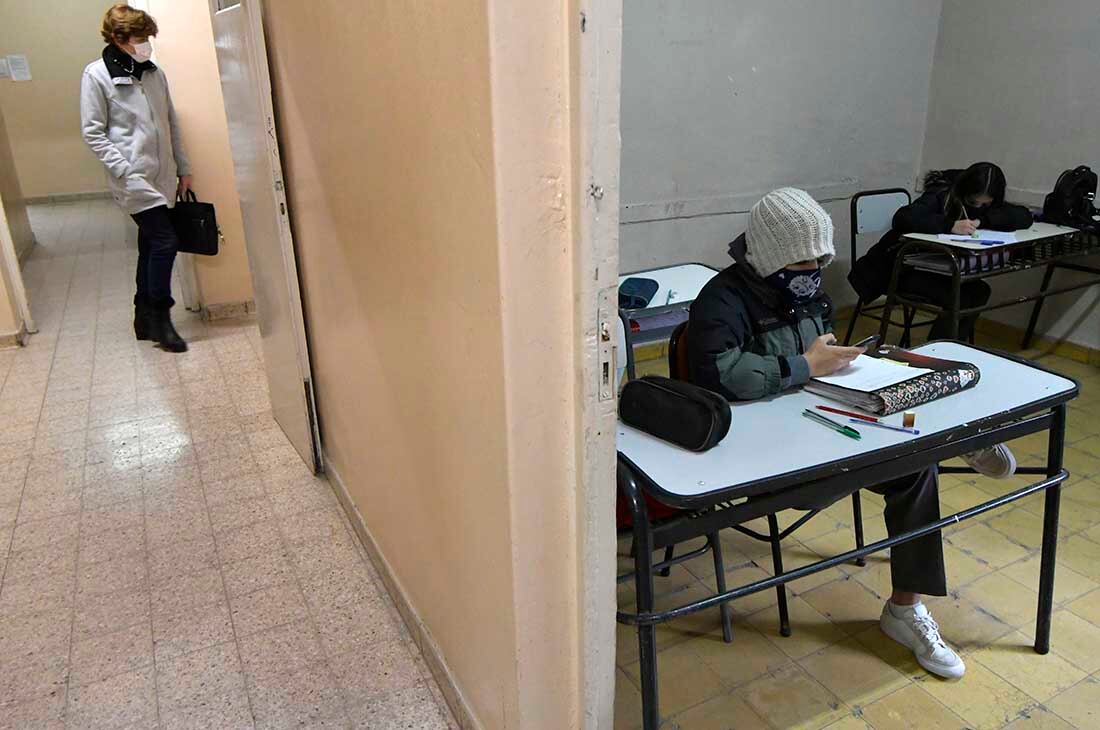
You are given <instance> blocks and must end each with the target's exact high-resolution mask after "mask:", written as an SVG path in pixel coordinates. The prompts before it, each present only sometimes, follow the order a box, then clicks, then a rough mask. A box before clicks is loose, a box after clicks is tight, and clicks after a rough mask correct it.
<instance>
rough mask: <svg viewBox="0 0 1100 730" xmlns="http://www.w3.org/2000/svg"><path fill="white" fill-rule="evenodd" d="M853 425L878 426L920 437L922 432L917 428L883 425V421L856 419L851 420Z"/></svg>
mask: <svg viewBox="0 0 1100 730" xmlns="http://www.w3.org/2000/svg"><path fill="white" fill-rule="evenodd" d="M848 420H849V421H851V422H852V423H858V424H859V425H861V426H878V427H879V428H886V429H889V430H891V431H901V432H902V433H911V434H913V435H914V436H920V431H918V430H917V429H915V428H906V427H905V426H891V425H890V424H889V423H882V422H881V421H874V422H873V423H872V422H871V421H857V420H856V419H854V418H849V419H848Z"/></svg>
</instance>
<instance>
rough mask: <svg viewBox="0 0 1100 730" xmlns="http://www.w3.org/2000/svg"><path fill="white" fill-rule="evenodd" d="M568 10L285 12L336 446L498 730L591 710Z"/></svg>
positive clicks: (297, 192) (401, 7)
mask: <svg viewBox="0 0 1100 730" xmlns="http://www.w3.org/2000/svg"><path fill="white" fill-rule="evenodd" d="M535 6H545V7H542V8H541V9H536V8H535ZM564 8H565V4H564V3H558V4H554V3H539V4H530V3H508V2H503V1H502V0H488V1H487V2H475V3H455V2H450V1H449V0H425V2H420V3H404V2H396V1H395V0H389V1H381V0H377V1H372V2H363V3H339V2H336V1H335V0H329V1H327V2H314V3H308V4H304V3H276V2H271V3H267V4H266V6H265V20H266V23H267V31H268V43H269V55H270V58H271V65H272V74H273V85H274V93H275V99H276V105H277V114H278V123H279V125H280V136H281V142H282V152H283V155H284V160H285V163H286V168H287V169H286V173H287V180H288V191H289V198H290V203H291V218H292V225H293V228H294V233H295V237H296V244H297V248H298V251H299V256H300V267H301V273H302V278H303V285H304V286H303V289H304V292H303V293H304V298H305V305H306V314H307V318H308V322H309V327H310V333H311V336H310V339H311V342H312V346H313V347H312V358H313V368H314V369H313V372H314V377H315V383H316V387H317V394H318V407H319V411H320V416H321V421H322V426H323V431H324V438H325V448H326V451H327V454H328V457H329V460H330V463H331V464H332V466H333V467H334V469H335V470H336V471H337V472H338V473H339V474H340V475H341V476H342V477H343V481H344V482H345V483H346V485H347V487H348V488H349V491H350V492H351V495H352V497H353V499H354V500H355V502H356V504H357V506H358V508H359V510H360V511H361V513H362V514H363V515H364V518H365V521H366V523H367V527H368V528H369V529H370V530H371V532H372V534H373V535H374V537H375V539H376V541H377V542H378V544H379V545H380V547H381V549H382V551H383V553H384V554H385V557H386V559H387V560H388V561H389V563H390V564H391V565H392V566H393V569H394V571H395V573H396V575H397V579H398V581H399V582H400V583H401V585H402V586H403V589H404V591H405V592H406V594H407V595H408V596H409V598H410V600H411V602H412V604H413V606H414V608H415V610H416V611H417V613H418V614H419V616H420V617H421V619H422V620H423V621H424V622H425V624H426V625H427V627H428V630H429V632H430V633H431V636H432V638H433V640H434V642H435V643H436V644H437V645H438V646H439V647H440V648H441V649H442V653H443V655H444V658H445V661H446V663H447V664H448V666H449V667H450V670H451V672H452V673H453V675H454V676H455V678H456V681H457V684H458V685H459V688H460V690H461V692H462V693H463V695H464V696H465V698H466V700H467V701H468V703H469V706H470V707H472V709H473V712H474V714H475V715H476V717H477V718H478V721H479V722H480V723H482V724H483V725H484V726H485V727H487V728H548V729H549V728H553V729H554V730H559V729H561V728H570V727H574V726H575V725H576V724H577V717H578V712H579V704H580V699H579V698H580V692H579V687H578V677H579V675H580V672H579V670H578V659H577V657H578V646H577V644H578V638H577V637H578V631H577V625H576V624H577V620H578V613H579V612H578V610H577V604H576V601H577V595H578V592H579V590H580V588H579V585H580V581H579V579H578V575H579V572H580V569H579V563H580V559H579V556H578V555H577V551H576V534H575V518H576V511H577V510H576V506H575V505H576V499H577V488H578V485H577V478H576V474H577V461H576V460H575V458H574V456H575V451H574V449H575V447H574V444H576V443H577V435H576V430H575V429H576V426H575V423H574V421H573V413H574V392H575V390H574V389H575V388H576V387H577V384H576V382H575V380H574V372H575V369H576V366H575V363H576V359H575V356H576V353H575V352H574V349H573V341H574V330H573V327H574V324H573V320H572V312H573V308H572V298H573V276H574V272H573V271H572V269H571V263H570V262H571V260H572V258H571V257H572V255H573V249H572V247H573V242H572V234H571V226H572V223H571V215H570V210H571V205H572V201H571V198H570V195H569V191H570V187H569V180H570V175H571V169H570V167H569V159H570V155H569V149H570V140H569V137H568V132H567V130H568V120H569V116H568V114H569V106H568V93H567V84H566V80H567V68H566V64H567V60H568V57H569V54H568V51H567V47H566V43H567V41H568V33H567V31H566V30H565V29H566V28H567V27H572V24H568V23H567V22H566V19H565V17H564ZM320 38H323V39H324V67H325V70H322V71H321V72H318V69H317V67H316V63H315V61H316V54H317V51H318V45H317V39H320ZM536 293H537V294H536Z"/></svg>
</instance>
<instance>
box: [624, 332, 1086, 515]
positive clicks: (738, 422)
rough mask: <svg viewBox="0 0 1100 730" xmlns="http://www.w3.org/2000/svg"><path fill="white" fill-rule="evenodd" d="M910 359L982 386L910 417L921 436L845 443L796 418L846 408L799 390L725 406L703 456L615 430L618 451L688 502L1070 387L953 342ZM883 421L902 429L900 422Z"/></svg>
mask: <svg viewBox="0 0 1100 730" xmlns="http://www.w3.org/2000/svg"><path fill="white" fill-rule="evenodd" d="M915 351H916V352H921V353H925V354H928V355H932V356H934V357H942V358H946V359H951V360H963V361H966V362H971V363H974V364H975V365H977V366H978V370H979V371H980V372H981V380H979V382H978V384H977V385H975V386H974V387H973V388H971V389H970V390H966V391H963V392H962V393H956V394H955V395H952V396H948V397H946V398H941V399H940V400H937V401H933V402H932V403H927V404H925V405H923V406H919V407H917V408H915V409H913V410H914V411H915V412H916V414H917V425H916V427H917V429H918V430H919V431H920V436H913V435H911V434H905V433H898V432H896V431H889V430H887V429H883V428H875V427H874V426H858V425H854V424H847V425H853V427H854V428H855V429H856V430H857V431H859V432H860V434H861V435H862V439H861V440H859V441H856V440H855V439H851V438H848V437H847V436H844V435H842V434H839V433H836V432H835V431H831V430H829V429H827V428H825V427H824V426H822V425H819V424H817V423H815V422H813V421H811V420H810V419H808V418H805V417H803V416H802V411H803V410H804V409H806V408H811V409H812V408H814V406H817V405H833V406H834V407H840V408H844V409H845V410H852V409H851V408H848V407H846V406H843V405H838V404H837V403H835V402H830V401H828V400H827V399H825V398H822V397H820V396H816V395H813V394H811V393H807V392H805V391H803V390H801V389H798V390H795V391H788V392H787V393H784V394H780V395H777V396H774V397H772V398H769V399H766V400H760V401H752V402H747V403H731V404H730V406H731V407H732V409H733V422H732V424H731V426H730V430H729V434H728V435H727V436H726V438H725V439H723V440H722V442H721V443H720V444H718V445H717V446H715V447H714V448H713V449H711V450H710V451H706V452H703V453H701V454H697V453H695V452H692V451H687V450H685V449H681V448H679V447H677V446H673V445H671V444H668V443H665V442H664V441H661V440H659V439H656V438H654V437H652V436H649V435H648V434H646V433H643V432H641V431H638V430H636V429H633V428H631V427H629V426H627V425H625V424H623V423H622V422H620V423H619V425H618V429H619V431H618V450H619V451H620V452H622V453H623V455H625V456H626V457H627V458H628V459H630V461H631V462H633V464H634V465H635V466H637V467H638V468H639V469H640V470H641V471H642V472H644V473H645V474H646V476H648V477H649V478H650V479H651V480H653V481H654V482H655V483H656V484H658V485H659V486H660V487H661V489H663V490H664V491H666V492H669V493H671V494H675V495H678V496H683V497H694V496H699V495H703V494H706V493H708V492H713V491H716V490H721V489H726V488H730V487H736V486H737V485H739V484H748V483H750V482H755V481H757V480H760V479H768V478H771V477H776V476H780V475H783V474H788V473H791V472H795V471H802V470H804V469H811V468H814V467H820V466H824V465H826V464H829V463H832V462H835V461H841V460H844V459H849V458H852V457H855V456H859V455H862V454H867V453H870V452H872V451H876V450H878V449H881V448H885V447H888V446H894V445H896V444H899V443H903V442H906V441H912V440H915V439H918V440H919V439H922V438H925V437H927V436H931V435H934V434H937V433H941V432H943V431H947V430H949V429H952V428H957V427H958V426H960V425H966V424H967V423H969V422H970V421H976V420H980V419H982V418H986V417H989V416H994V415H996V414H998V413H1003V412H1005V411H1009V410H1012V409H1014V408H1020V407H1021V406H1025V405H1027V404H1029V403H1034V402H1036V401H1038V400H1042V399H1044V398H1048V397H1051V396H1055V395H1058V394H1060V393H1066V392H1069V391H1071V390H1073V388H1074V387H1075V384H1074V383H1073V381H1071V380H1069V379H1068V378H1063V377H1061V376H1059V375H1054V374H1052V373H1047V372H1045V371H1042V370H1038V369H1036V368H1032V367H1029V366H1028V365H1024V364H1021V363H1018V362H1014V361H1012V360H1009V359H1007V358H1003V357H999V356H997V355H992V354H990V353H987V352H983V351H982V350H977V349H974V348H972V347H969V346H967V345H963V344H960V343H956V342H940V343H932V344H929V345H924V346H922V347H918V348H915ZM825 415H827V416H828V417H829V418H833V419H834V420H846V419H845V418H844V417H843V416H837V415H834V414H825ZM882 420H883V422H884V423H889V424H893V425H901V414H900V413H899V414H896V415H893V416H889V417H887V418H885V419H882Z"/></svg>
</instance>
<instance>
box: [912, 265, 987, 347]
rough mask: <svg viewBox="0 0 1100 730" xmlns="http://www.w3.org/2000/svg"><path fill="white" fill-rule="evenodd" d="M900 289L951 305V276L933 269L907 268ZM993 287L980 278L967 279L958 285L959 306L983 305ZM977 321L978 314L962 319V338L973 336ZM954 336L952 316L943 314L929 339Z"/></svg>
mask: <svg viewBox="0 0 1100 730" xmlns="http://www.w3.org/2000/svg"><path fill="white" fill-rule="evenodd" d="M898 289H899V290H900V291H903V292H905V293H907V294H909V293H911V294H916V295H917V296H918V297H920V298H921V299H925V300H927V301H929V302H931V303H933V304H936V305H938V306H941V307H948V306H950V305H951V277H949V276H943V275H940V274H933V273H932V272H930V271H917V270H915V269H906V270H905V271H903V272H902V276H901V280H900V281H899V282H898ZM990 293H991V290H990V288H989V284H986V283H985V282H984V281H982V280H980V279H978V280H976V281H964V282H963V283H962V286H961V287H960V288H959V308H960V309H967V308H969V307H980V306H982V305H983V304H985V303H986V302H988V301H989V295H990ZM977 321H978V315H976V314H971V315H969V316H966V317H960V318H959V336H958V339H960V340H963V341H965V340H968V339H970V333H971V332H973V331H974V324H975V323H976V322H977ZM950 336H951V317H950V316H948V315H947V314H942V315H940V316H939V317H937V318H936V321H935V323H934V324H933V325H932V331H931V332H929V333H928V339H930V340H946V339H947V338H949V337H950Z"/></svg>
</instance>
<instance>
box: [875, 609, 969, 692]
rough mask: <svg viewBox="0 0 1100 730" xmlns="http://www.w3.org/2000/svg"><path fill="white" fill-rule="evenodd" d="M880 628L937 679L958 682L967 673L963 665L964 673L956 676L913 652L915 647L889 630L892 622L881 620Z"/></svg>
mask: <svg viewBox="0 0 1100 730" xmlns="http://www.w3.org/2000/svg"><path fill="white" fill-rule="evenodd" d="M878 626H879V629H881V630H882V633H884V634H886V635H887V636H888V637H890V638H891V639H893V640H894V641H896V642H897V643H898V644H900V645H902V646H904V647H905V648H906V649H908V650H909V651H911V652H913V657H914V658H915V659H916V660H917V664H919V665H921V667H923V668H924V669H925V671H928V672H931V673H932V674H935V675H936V676H937V677H940V678H941V679H946V680H948V681H951V682H957V681H958V680H960V679H962V677H963V674H965V673H966V665H965V664H964V665H963V671H962V673H961V674H957V675H956V674H955V673H954V672H951V671H949V670H947V669H945V668H943V667H942V666H941V665H939V664H936V663H935V662H931V661H929V660H928V659H926V658H925V657H923V656H921V655H920V654H918V653H917V652H915V651H913V647H911V646H909V644H908V643H907V642H906V641H905V640H904V639H901V638H898V637H897V636H896V635H894V634H893V633H892V632H891V630H890V628H889V627H890V622H885V623H884V622H883V621H881V620H880V621H879V622H878Z"/></svg>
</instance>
